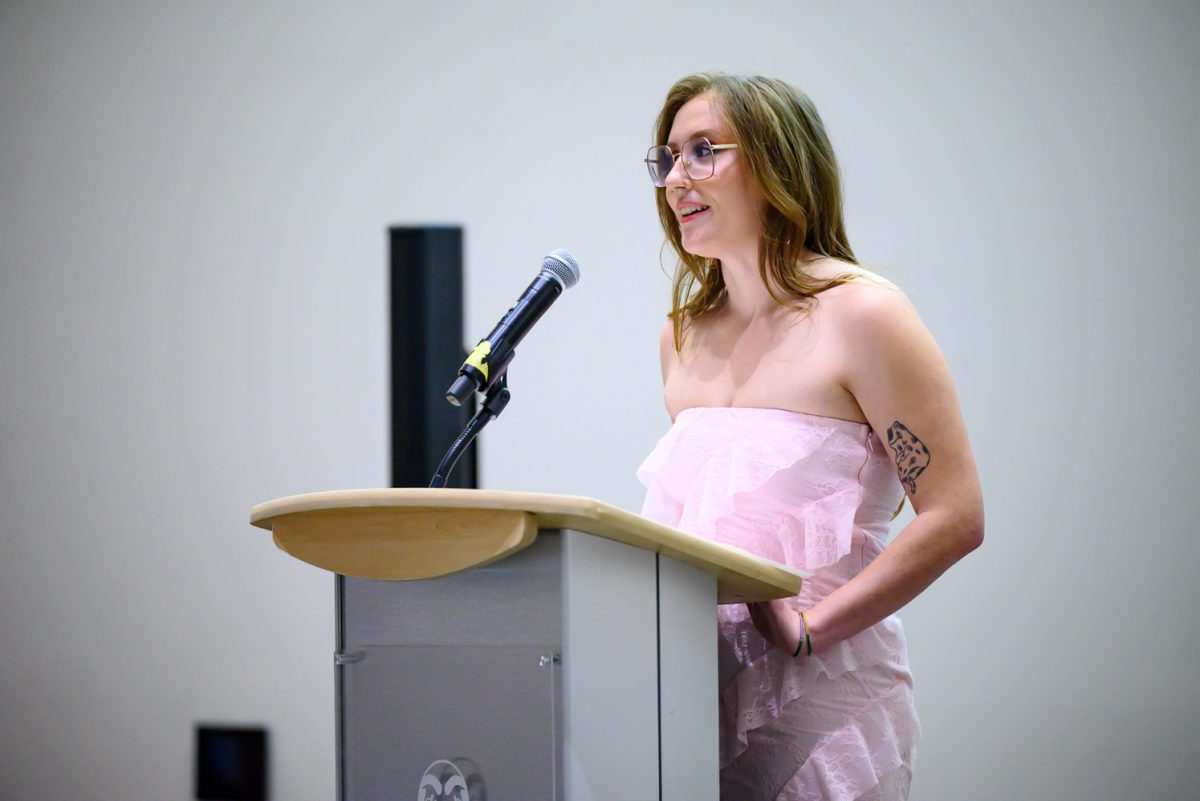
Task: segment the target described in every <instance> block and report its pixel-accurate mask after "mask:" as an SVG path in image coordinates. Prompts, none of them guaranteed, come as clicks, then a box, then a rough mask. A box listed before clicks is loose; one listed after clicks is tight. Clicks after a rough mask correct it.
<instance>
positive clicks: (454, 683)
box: [337, 645, 562, 801]
mask: <svg viewBox="0 0 1200 801" xmlns="http://www.w3.org/2000/svg"><path fill="white" fill-rule="evenodd" d="M337 662H338V665H339V667H338V670H340V671H342V688H343V693H344V696H343V704H344V708H343V717H342V725H343V754H342V756H343V765H342V770H343V791H344V801H391V800H392V799H397V801H399V799H403V801H412V800H413V799H418V801H508V800H509V799H521V800H522V801H543V800H544V801H556V799H560V798H562V764H561V759H562V747H561V742H560V741H561V736H562V735H561V732H562V688H561V684H562V679H561V674H562V670H561V667H560V659H559V655H558V651H557V648H556V647H554V646H550V647H537V646H525V645H523V646H480V645H405V646H394V645H392V646H367V647H362V648H356V649H354V650H352V651H349V652H346V653H343V654H339V655H338V659H337Z"/></svg>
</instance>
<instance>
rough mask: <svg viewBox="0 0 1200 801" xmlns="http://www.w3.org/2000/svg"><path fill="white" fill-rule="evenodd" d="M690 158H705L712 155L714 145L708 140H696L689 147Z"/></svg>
mask: <svg viewBox="0 0 1200 801" xmlns="http://www.w3.org/2000/svg"><path fill="white" fill-rule="evenodd" d="M689 151H690V152H689V153H688V158H691V159H704V158H709V157H710V156H712V154H713V151H712V145H710V144H709V143H708V142H694V143H692V145H691V147H690V148H689Z"/></svg>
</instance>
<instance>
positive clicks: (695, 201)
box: [663, 93, 766, 260]
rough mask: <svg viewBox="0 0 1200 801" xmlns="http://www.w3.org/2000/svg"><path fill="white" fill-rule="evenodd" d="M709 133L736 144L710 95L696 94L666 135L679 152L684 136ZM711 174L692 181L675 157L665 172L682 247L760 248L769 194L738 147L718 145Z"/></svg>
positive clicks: (722, 254)
mask: <svg viewBox="0 0 1200 801" xmlns="http://www.w3.org/2000/svg"><path fill="white" fill-rule="evenodd" d="M697 136H704V137H707V138H708V140H709V142H711V143H712V144H714V145H727V144H735V140H734V138H733V134H732V133H731V132H730V129H729V126H728V125H727V124H726V123H725V120H724V119H723V118H722V117H721V115H720V114H719V113H718V111H717V108H716V106H715V105H714V103H713V102H712V101H711V99H710V96H709V95H708V94H707V93H705V94H700V95H697V96H696V97H693V98H692V99H691V100H689V101H688V102H686V103H684V104H683V106H682V107H681V108H680V109H679V113H677V114H676V115H675V121H674V122H673V123H672V125H671V133H670V136H669V138H668V140H667V143H666V144H668V145H670V147H671V150H672V151H675V152H678V151H679V148H680V147H681V146H682V145H683V143H684V142H686V141H688V140H689V139H694V138H696V137H697ZM713 158H714V160H715V161H714V171H713V175H712V177H711V178H706V179H704V180H701V181H693V180H692V179H691V178H689V177H688V174H687V172H686V171H685V170H684V169H683V160H682V159H677V160H676V162H675V166H674V167H673V168H672V169H671V172H670V174H669V175H668V176H667V181H666V184H667V185H666V188H665V189H664V190H663V191H665V192H666V193H667V203H668V204H669V205H670V207H671V210H672V211H674V212H675V219H676V220H678V222H679V233H680V236H681V237H682V238H683V249H684V250H686V251H687V252H688V253H691V254H694V255H696V256H702V257H705V258H710V259H722V260H728V259H730V258H732V257H737V258H746V255H745V254H746V253H749V254H750V255H751V257H753V256H755V254H757V252H758V240H759V234H760V231H761V230H762V217H763V211H764V209H765V207H766V200H765V199H764V198H763V197H762V195H761V194H760V193H759V191H758V188H757V187H756V186H755V185H754V179H753V177H752V176H751V175H750V171H749V170H747V169H746V168H745V162H744V161H743V156H742V155H741V153H740V151H739V150H738V149H732V150H720V151H717V152H716V153H715V154H714V156H713Z"/></svg>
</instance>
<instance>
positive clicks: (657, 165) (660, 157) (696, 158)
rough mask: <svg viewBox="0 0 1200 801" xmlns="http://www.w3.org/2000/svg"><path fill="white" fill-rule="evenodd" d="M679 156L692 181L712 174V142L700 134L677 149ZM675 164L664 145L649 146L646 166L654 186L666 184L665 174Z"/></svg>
mask: <svg viewBox="0 0 1200 801" xmlns="http://www.w3.org/2000/svg"><path fill="white" fill-rule="evenodd" d="M679 158H681V159H682V160H683V169H684V171H685V172H686V173H687V176H688V177H689V178H691V179H692V180H693V181H703V180H704V179H705V178H711V177H712V176H713V170H714V167H715V163H714V159H713V149H712V143H711V142H709V141H708V139H707V138H705V137H703V136H700V137H697V138H695V139H689V140H688V141H686V142H684V143H683V147H681V148H680V149H679ZM674 166H675V154H674V153H672V152H671V148H670V147H668V146H666V145H658V146H657V147H652V148H650V151H649V152H648V153H647V154H646V167H647V168H648V169H649V170H650V180H652V181H654V185H655V186H666V185H667V176H668V175H669V174H670V173H671V168H672V167H674Z"/></svg>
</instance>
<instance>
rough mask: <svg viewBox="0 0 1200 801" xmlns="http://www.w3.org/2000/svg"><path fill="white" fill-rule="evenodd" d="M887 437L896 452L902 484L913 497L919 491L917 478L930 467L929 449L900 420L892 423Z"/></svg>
mask: <svg viewBox="0 0 1200 801" xmlns="http://www.w3.org/2000/svg"><path fill="white" fill-rule="evenodd" d="M887 437H888V445H890V446H891V447H892V450H893V451H895V452H896V470H897V471H898V472H899V473H900V483H901V484H903V485H904V487H905V489H907V490H908V494H909V495H913V494H915V493H916V491H917V476H919V475H921V473H923V472H925V468H926V467H929V448H927V447H925V443H924V442H921V440H919V439H917V436H916V435H915V434H913V432H911V431H909V430H908V426H906V425H904V423H901V422H900V421H899V420H897V421H896V422H894V423H892V427H891V428H889V429H888V431H887Z"/></svg>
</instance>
